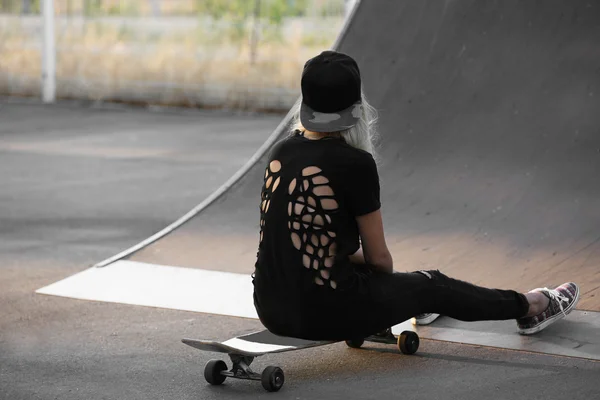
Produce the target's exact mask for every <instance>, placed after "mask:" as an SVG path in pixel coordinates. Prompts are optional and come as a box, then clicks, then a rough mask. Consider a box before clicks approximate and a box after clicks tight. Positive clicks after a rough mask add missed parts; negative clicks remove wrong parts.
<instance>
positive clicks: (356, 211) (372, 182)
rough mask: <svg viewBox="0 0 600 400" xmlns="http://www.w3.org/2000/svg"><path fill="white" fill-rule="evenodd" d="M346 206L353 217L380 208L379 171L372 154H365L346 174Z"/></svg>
mask: <svg viewBox="0 0 600 400" xmlns="http://www.w3.org/2000/svg"><path fill="white" fill-rule="evenodd" d="M347 185H348V200H347V203H348V207H349V211H350V213H351V214H352V215H354V216H355V217H360V216H361V215H365V214H369V213H371V212H373V211H377V210H379V209H380V208H381V199H380V186H379V173H378V172H377V164H375V160H374V159H373V156H371V155H370V154H367V155H366V156H365V157H364V158H363V159H362V160H361V162H357V163H356V164H354V166H353V168H352V173H351V174H349V175H348V183H347Z"/></svg>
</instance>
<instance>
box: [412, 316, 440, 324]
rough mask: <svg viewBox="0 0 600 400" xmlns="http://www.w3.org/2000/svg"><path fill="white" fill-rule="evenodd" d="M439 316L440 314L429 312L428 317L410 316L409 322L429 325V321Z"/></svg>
mask: <svg viewBox="0 0 600 400" xmlns="http://www.w3.org/2000/svg"><path fill="white" fill-rule="evenodd" d="M439 316H440V314H431V315H430V316H429V317H427V318H419V319H417V318H415V317H412V319H411V322H412V324H413V325H429V324H430V323H432V322H433V321H435V320H436V319H437V318H438V317H439Z"/></svg>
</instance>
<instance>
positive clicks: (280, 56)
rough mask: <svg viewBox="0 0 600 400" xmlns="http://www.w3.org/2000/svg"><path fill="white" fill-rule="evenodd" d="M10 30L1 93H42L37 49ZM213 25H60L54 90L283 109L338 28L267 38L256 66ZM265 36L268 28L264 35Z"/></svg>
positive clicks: (242, 42)
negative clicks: (167, 28)
mask: <svg viewBox="0 0 600 400" xmlns="http://www.w3.org/2000/svg"><path fill="white" fill-rule="evenodd" d="M337 23H338V24H339V25H341V21H338V22H337ZM9 30H10V33H8V32H1V30H0V93H4V94H9V95H34V96H37V95H39V86H40V76H41V67H40V64H41V55H40V50H39V48H35V47H32V40H31V37H30V35H29V36H28V34H27V33H26V32H25V31H23V32H19V30H18V29H15V27H14V26H13V27H12V28H10V29H9ZM209 31H210V30H209V29H202V30H200V29H195V30H194V31H185V30H179V31H176V32H173V33H167V32H161V33H159V34H156V33H154V34H146V33H140V32H136V31H134V30H131V29H129V28H127V27H123V26H120V27H115V26H110V25H102V24H99V23H97V22H96V23H86V24H83V25H73V26H66V27H65V26H62V27H61V28H60V30H59V32H58V33H57V41H58V43H59V46H60V51H59V54H58V62H57V82H58V85H57V94H58V96H59V97H63V98H78V99H86V100H109V101H125V102H141V103H152V104H169V105H185V106H195V107H230V108H241V109H253V110H267V109H271V110H283V109H287V108H289V106H290V105H291V104H292V103H293V101H294V100H295V99H296V97H297V96H298V93H299V77H300V73H301V70H302V66H303V64H304V62H305V60H306V59H307V58H309V57H311V56H312V55H314V54H316V53H317V52H319V51H321V50H323V49H325V48H328V47H329V46H330V45H331V43H333V41H334V39H335V34H332V33H329V34H324V35H320V36H319V35H315V34H314V33H310V32H309V33H307V32H304V31H303V29H302V27H301V25H298V27H294V28H293V29H291V30H288V31H287V35H286V37H285V38H284V39H282V38H277V37H274V38H269V39H263V41H262V42H261V43H260V45H259V48H258V52H257V57H256V62H255V63H254V64H251V63H250V58H251V55H250V45H249V40H248V39H247V37H243V36H242V37H241V38H240V37H239V36H237V37H236V32H231V31H230V30H223V31H221V32H214V31H212V32H209ZM237 34H238V35H239V32H237ZM268 35H269V33H268V31H265V33H264V34H263V37H264V36H268ZM38 47H39V46H38Z"/></svg>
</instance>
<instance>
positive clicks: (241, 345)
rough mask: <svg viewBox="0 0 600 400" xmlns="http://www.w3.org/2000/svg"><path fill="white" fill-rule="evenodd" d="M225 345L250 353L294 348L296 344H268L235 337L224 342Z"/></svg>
mask: <svg viewBox="0 0 600 400" xmlns="http://www.w3.org/2000/svg"><path fill="white" fill-rule="evenodd" d="M223 344H224V345H226V346H230V347H233V348H235V349H238V350H242V351H247V352H250V353H268V352H272V351H277V350H284V349H293V348H294V346H281V345H278V344H266V343H256V342H248V341H247V340H244V339H239V338H233V339H229V340H227V341H225V342H223Z"/></svg>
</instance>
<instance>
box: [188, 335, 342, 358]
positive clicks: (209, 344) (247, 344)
mask: <svg viewBox="0 0 600 400" xmlns="http://www.w3.org/2000/svg"><path fill="white" fill-rule="evenodd" d="M182 342H183V343H185V344H187V345H188V346H192V347H194V348H196V349H198V350H202V351H212V352H215V353H227V354H239V355H242V356H252V357H258V356H262V355H264V354H268V353H281V352H284V351H291V350H299V349H305V348H308V347H316V346H324V345H327V344H331V343H334V342H326V341H315V340H303V339H296V338H291V337H284V336H277V335H275V334H273V333H271V332H269V331H267V330H263V331H260V332H254V333H250V334H247V335H242V336H237V337H234V338H231V339H229V340H226V341H224V342H215V341H212V340H198V339H183V340H182Z"/></svg>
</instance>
